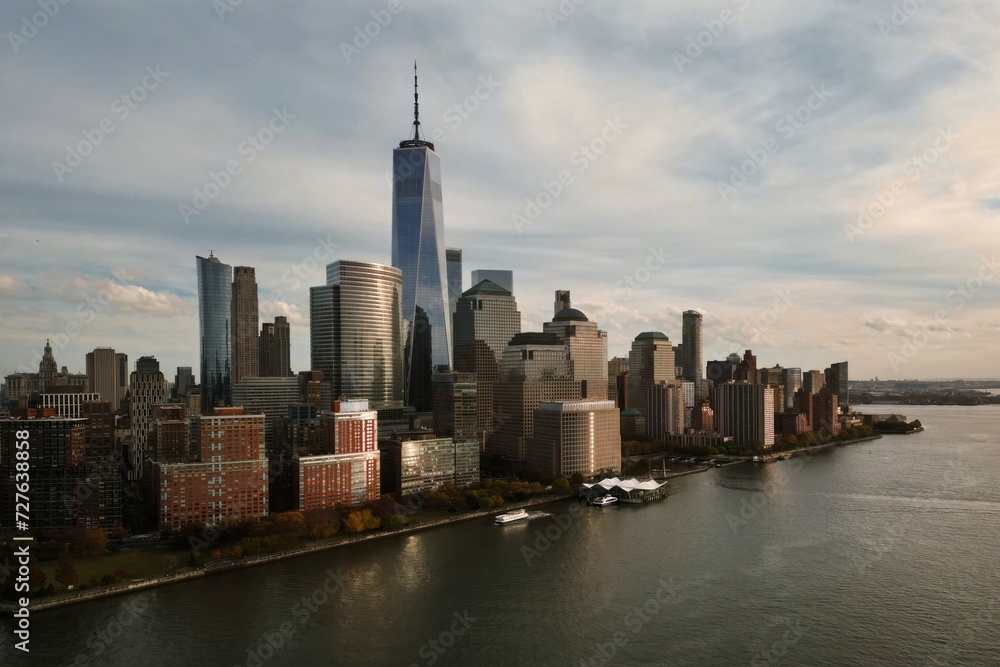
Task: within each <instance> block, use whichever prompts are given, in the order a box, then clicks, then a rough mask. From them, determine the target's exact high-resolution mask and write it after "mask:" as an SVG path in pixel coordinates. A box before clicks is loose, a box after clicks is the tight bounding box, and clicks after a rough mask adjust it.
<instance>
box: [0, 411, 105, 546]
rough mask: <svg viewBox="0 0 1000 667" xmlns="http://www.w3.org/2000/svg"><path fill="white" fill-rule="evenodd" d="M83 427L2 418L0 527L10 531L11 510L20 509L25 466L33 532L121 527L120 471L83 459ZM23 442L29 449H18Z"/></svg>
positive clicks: (55, 420) (79, 422)
mask: <svg viewBox="0 0 1000 667" xmlns="http://www.w3.org/2000/svg"><path fill="white" fill-rule="evenodd" d="M109 407H110V405H109ZM87 423H88V420H87V419H82V418H81V419H70V418H61V417H52V416H49V417H44V418H25V419H0V527H4V528H14V527H15V525H16V521H15V520H16V519H17V518H18V517H16V515H15V510H16V509H18V505H21V506H22V507H23V505H24V503H23V502H22V501H23V500H24V489H23V485H24V481H23V476H22V477H21V478H18V476H17V475H18V474H22V475H23V472H24V471H23V469H21V468H18V466H19V465H20V466H22V467H23V466H24V465H25V464H26V465H27V466H28V467H29V468H30V473H31V515H30V517H31V528H32V529H34V530H44V529H46V528H55V529H65V528H104V529H108V530H110V529H112V528H116V527H118V526H119V525H121V515H122V493H121V471H120V469H119V468H118V466H117V464H116V463H114V462H113V461H112V460H110V459H108V458H99V459H91V460H87ZM21 431H27V432H28V433H27V437H24V435H23V434H19V432H21ZM23 441H27V442H29V443H31V446H30V447H29V448H28V449H27V450H23V449H18V448H17V446H16V443H17V442H23ZM22 451H24V452H26V455H27V456H28V458H27V460H24V459H22V458H21V455H20V452H22ZM18 496H20V497H18Z"/></svg>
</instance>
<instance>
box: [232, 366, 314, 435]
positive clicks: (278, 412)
mask: <svg viewBox="0 0 1000 667" xmlns="http://www.w3.org/2000/svg"><path fill="white" fill-rule="evenodd" d="M302 401H303V396H302V390H301V387H300V384H299V379H298V378H297V377H246V378H243V379H242V380H240V381H239V382H236V383H234V384H233V405H237V406H240V407H242V408H243V410H244V412H246V413H247V414H262V415H264V442H265V444H266V446H267V451H268V452H271V451H273V450H274V448H275V445H276V444H277V443H276V441H275V424H276V421H277V420H278V419H280V418H282V417H284V416H285V415H287V414H288V406H289V405H291V404H293V403H301V402H302Z"/></svg>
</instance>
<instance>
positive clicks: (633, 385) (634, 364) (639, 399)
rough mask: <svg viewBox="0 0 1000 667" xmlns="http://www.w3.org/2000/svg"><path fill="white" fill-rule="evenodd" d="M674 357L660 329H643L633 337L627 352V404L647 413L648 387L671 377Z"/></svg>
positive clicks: (675, 361)
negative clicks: (630, 348) (630, 347)
mask: <svg viewBox="0 0 1000 667" xmlns="http://www.w3.org/2000/svg"><path fill="white" fill-rule="evenodd" d="M676 366H677V360H676V359H675V358H674V348H673V346H672V345H671V344H670V339H669V338H668V337H667V335H666V334H664V333H662V332H660V331H644V332H643V333H640V334H639V335H638V336H636V337H635V340H633V341H632V350H631V351H630V352H629V355H628V380H629V388H628V401H629V402H628V403H627V407H629V408H633V409H635V410H638V411H639V412H641V413H642V414H643V415H647V416H648V414H649V413H648V409H649V406H648V402H649V390H650V387H652V386H653V385H654V384H656V383H658V382H668V381H673V380H674V378H675V375H676V373H675V368H676Z"/></svg>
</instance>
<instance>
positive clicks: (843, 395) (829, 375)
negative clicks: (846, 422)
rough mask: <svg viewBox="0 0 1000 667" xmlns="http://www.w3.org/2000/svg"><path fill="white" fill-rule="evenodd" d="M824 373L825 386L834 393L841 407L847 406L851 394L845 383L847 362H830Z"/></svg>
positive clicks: (846, 379)
mask: <svg viewBox="0 0 1000 667" xmlns="http://www.w3.org/2000/svg"><path fill="white" fill-rule="evenodd" d="M825 375H826V388H827V389H829V390H830V393H832V394H834V395H836V397H837V403H838V404H839V405H840V406H841V407H847V406H849V405H850V404H851V394H850V390H849V388H848V384H847V383H848V375H847V362H846V361H841V362H838V363H835V364H830V367H829V368H827V369H826V371H825Z"/></svg>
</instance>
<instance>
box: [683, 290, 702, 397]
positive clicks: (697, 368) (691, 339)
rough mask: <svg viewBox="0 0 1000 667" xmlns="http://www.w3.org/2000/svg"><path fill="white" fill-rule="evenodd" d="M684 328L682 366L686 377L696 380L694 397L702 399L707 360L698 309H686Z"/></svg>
mask: <svg viewBox="0 0 1000 667" xmlns="http://www.w3.org/2000/svg"><path fill="white" fill-rule="evenodd" d="M683 317H684V320H683V322H684V328H683V330H682V332H681V339H682V341H683V344H684V354H683V357H682V358H681V360H680V361H681V363H680V364H679V365H680V366H683V367H684V377H685V378H687V379H688V380H691V381H692V382H694V399H695V400H696V401H700V400H701V399H702V395H701V394H702V390H701V381H702V379H703V378H704V370H703V369H704V368H705V360H704V357H703V356H702V355H703V353H702V346H701V343H702V342H701V320H702V317H701V313H699V312H698V311H697V310H685V311H684V316H683Z"/></svg>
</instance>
